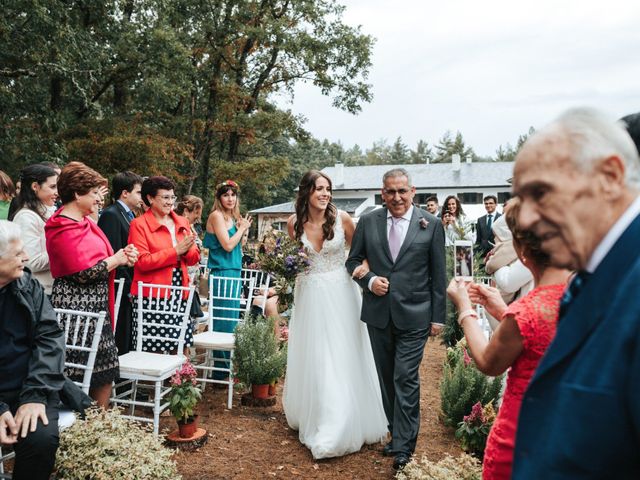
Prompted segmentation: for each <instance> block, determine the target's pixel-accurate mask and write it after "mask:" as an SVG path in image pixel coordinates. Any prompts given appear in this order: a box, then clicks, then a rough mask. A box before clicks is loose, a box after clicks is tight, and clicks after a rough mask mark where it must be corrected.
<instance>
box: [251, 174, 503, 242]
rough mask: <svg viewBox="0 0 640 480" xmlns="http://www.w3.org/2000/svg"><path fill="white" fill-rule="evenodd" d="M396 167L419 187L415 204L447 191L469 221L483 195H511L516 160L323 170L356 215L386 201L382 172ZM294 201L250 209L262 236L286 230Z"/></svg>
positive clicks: (341, 202)
mask: <svg viewBox="0 0 640 480" xmlns="http://www.w3.org/2000/svg"><path fill="white" fill-rule="evenodd" d="M392 168H404V169H405V170H407V171H408V172H409V175H411V181H412V184H413V185H414V186H415V187H416V196H415V199H414V201H415V203H416V204H419V205H424V204H425V203H426V201H427V198H428V197H430V196H431V195H437V197H438V200H439V203H440V206H441V207H442V203H443V202H444V199H445V198H446V197H447V196H449V195H455V196H457V197H458V198H459V199H460V202H461V203H462V206H463V209H464V211H465V213H466V215H467V218H468V219H469V220H475V219H476V218H478V217H479V216H481V215H484V213H485V211H484V206H483V204H482V199H483V198H484V197H485V196H487V195H495V196H496V197H497V198H498V204H499V205H502V204H503V203H504V202H505V201H506V200H507V199H508V198H509V197H510V192H511V185H510V183H509V179H511V177H512V176H513V162H475V163H473V162H470V161H467V162H462V163H461V162H454V163H432V164H411V165H367V166H359V167H345V166H344V165H342V164H336V165H334V166H333V167H327V168H325V169H323V170H322V172H323V173H325V174H326V175H328V176H329V178H331V181H332V183H333V203H334V204H335V205H336V206H337V207H338V208H339V209H341V210H344V211H346V212H348V213H349V214H350V215H351V216H352V217H354V219H355V220H356V221H357V219H358V218H359V217H360V215H362V214H363V213H366V212H368V211H370V210H373V209H375V208H379V207H380V206H381V205H382V196H381V189H382V176H383V175H384V173H385V172H386V171H388V170H391V169H392ZM293 212H294V204H293V202H287V203H281V204H279V205H273V206H270V207H264V208H259V209H256V210H253V211H251V212H250V213H252V214H255V215H257V216H258V238H262V236H263V234H264V233H265V232H266V231H268V230H270V229H271V228H276V229H278V230H280V229H284V228H285V226H286V221H287V218H288V217H289V215H291V214H292V213H293Z"/></svg>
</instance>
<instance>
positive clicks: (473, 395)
mask: <svg viewBox="0 0 640 480" xmlns="http://www.w3.org/2000/svg"><path fill="white" fill-rule="evenodd" d="M503 377H504V375H500V376H499V377H495V378H492V377H488V376H486V375H484V374H483V373H481V372H480V371H479V370H478V369H477V368H476V366H475V363H474V362H473V360H472V359H471V357H470V356H469V353H468V352H467V348H466V343H465V342H464V341H460V342H458V344H457V345H456V346H455V347H453V348H448V349H447V360H446V361H445V365H444V372H443V376H442V381H441V383H440V402H441V407H442V414H443V422H444V424H445V425H447V426H449V427H453V428H457V427H458V426H459V424H460V422H462V421H464V417H465V415H468V414H469V413H470V412H471V409H472V408H473V406H474V405H475V404H476V403H478V402H480V403H481V404H482V405H487V404H489V403H491V404H492V405H493V406H494V407H495V408H497V406H498V400H499V398H500V392H501V390H502V379H503Z"/></svg>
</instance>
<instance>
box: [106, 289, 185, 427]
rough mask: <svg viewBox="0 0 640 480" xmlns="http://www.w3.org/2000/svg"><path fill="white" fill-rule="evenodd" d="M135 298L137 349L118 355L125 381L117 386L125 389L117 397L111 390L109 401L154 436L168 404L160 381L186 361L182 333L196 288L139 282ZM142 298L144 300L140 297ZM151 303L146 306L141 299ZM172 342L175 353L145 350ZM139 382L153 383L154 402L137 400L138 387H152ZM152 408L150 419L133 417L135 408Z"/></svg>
mask: <svg viewBox="0 0 640 480" xmlns="http://www.w3.org/2000/svg"><path fill="white" fill-rule="evenodd" d="M138 292H139V294H138V298H137V302H138V303H137V306H138V312H137V338H136V349H135V350H133V351H130V352H129V353H126V354H124V355H120V357H118V358H119V361H120V378H121V379H123V380H124V382H121V383H119V384H117V385H116V388H118V387H124V386H128V387H129V388H126V389H123V391H121V392H120V393H118V394H116V393H115V392H116V388H114V389H113V392H114V393H113V396H112V398H111V401H112V402H113V403H114V404H115V405H128V406H129V414H128V415H123V416H124V417H125V418H131V419H134V420H138V421H141V422H147V423H153V433H154V434H155V435H157V434H158V432H159V428H160V414H161V413H162V412H163V411H164V410H165V409H166V408H167V407H168V406H169V402H168V401H167V402H164V403H163V398H164V397H165V395H166V394H167V393H169V390H170V387H165V386H164V385H163V382H164V381H165V380H166V379H167V378H169V377H171V376H172V375H173V374H174V373H175V371H176V370H177V369H178V368H180V366H182V364H183V363H184V362H185V361H186V360H187V359H186V357H185V356H184V355H183V353H182V352H183V348H184V341H185V334H186V330H187V325H188V323H189V321H190V320H189V312H190V311H191V302H192V301H193V296H194V294H195V287H194V286H193V285H191V286H189V287H175V286H172V285H156V284H150V283H142V282H138ZM143 295H144V297H143ZM145 297H146V298H149V299H150V301H149V302H148V305H147V306H146V307H145V303H144V302H143V298H145ZM154 315H162V316H169V317H173V318H175V323H173V324H171V323H157V322H154V320H153V316H154ZM152 328H157V329H160V328H162V329H164V330H165V332H173V335H171V336H170V335H168V334H165V335H162V336H160V335H153V334H152V333H151V329H152ZM153 340H158V341H163V342H171V343H173V344H175V346H176V350H175V351H176V353H175V354H163V353H153V352H149V351H146V350H145V349H146V348H147V347H146V345H145V343H146V342H145V341H153ZM139 381H145V382H151V383H152V384H153V402H151V401H142V400H137V399H136V393H137V390H138V387H143V386H144V387H147V386H148V387H151V385H144V384H140V385H139V384H138V382H139ZM136 406H138V407H151V408H152V409H153V419H149V418H147V417H140V416H136V415H135V408H136Z"/></svg>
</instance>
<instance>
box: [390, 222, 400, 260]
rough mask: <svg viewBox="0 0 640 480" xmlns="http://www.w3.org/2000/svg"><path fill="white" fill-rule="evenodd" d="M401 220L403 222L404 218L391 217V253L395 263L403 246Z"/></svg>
mask: <svg viewBox="0 0 640 480" xmlns="http://www.w3.org/2000/svg"><path fill="white" fill-rule="evenodd" d="M400 220H402V218H396V217H391V228H390V229H389V251H391V258H392V259H393V261H394V262H395V261H396V258H397V256H398V252H399V251H400V246H401V242H400V225H399V223H400Z"/></svg>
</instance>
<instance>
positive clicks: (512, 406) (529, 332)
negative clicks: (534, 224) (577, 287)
mask: <svg viewBox="0 0 640 480" xmlns="http://www.w3.org/2000/svg"><path fill="white" fill-rule="evenodd" d="M519 211H520V203H519V201H518V199H517V198H516V199H512V200H511V201H510V202H509V206H508V208H507V210H506V215H507V217H506V220H507V224H508V225H509V229H510V230H511V231H512V233H513V243H514V246H515V247H516V251H517V252H518V256H519V257H520V260H521V261H522V263H523V264H524V265H525V266H526V267H527V268H529V270H531V273H532V274H533V277H534V281H535V285H536V287H535V288H534V289H533V290H532V291H531V292H529V294H528V295H527V296H525V297H523V298H521V299H519V300H517V301H515V302H514V303H512V304H510V305H509V306H507V305H506V304H505V303H504V302H503V300H502V297H501V296H500V294H499V293H498V290H497V289H495V288H491V287H486V286H483V285H477V284H473V283H472V284H465V283H464V282H463V281H461V280H458V279H455V278H454V279H453V280H452V281H451V283H450V284H449V287H448V289H447V293H448V294H449V297H450V298H451V300H452V301H453V302H454V304H455V305H456V307H457V308H458V312H460V313H459V317H458V322H460V324H461V326H462V328H463V330H464V334H465V337H466V339H467V344H468V346H469V351H470V352H471V356H472V358H473V360H474V361H475V363H476V366H477V367H478V369H479V370H480V371H481V372H483V373H485V374H487V375H491V376H496V375H500V374H501V373H503V372H504V371H506V370H507V369H509V367H511V368H510V370H509V373H508V375H507V386H506V389H505V392H504V396H503V398H502V405H501V406H500V411H499V412H498V416H497V417H496V420H495V422H494V424H493V427H492V428H491V432H490V433H489V438H488V439H487V446H486V449H485V452H484V463H483V466H482V467H483V468H482V478H483V479H485V480H486V479H492V480H493V479H509V478H511V465H512V462H513V449H514V445H515V438H516V427H517V425H518V414H519V412H520V404H521V402H522V397H523V395H524V392H525V390H526V389H527V386H528V384H529V381H530V380H531V377H532V376H533V373H534V371H535V369H536V367H537V366H538V363H539V362H540V359H541V358H542V355H543V354H544V352H545V351H546V350H547V347H548V346H549V344H550V343H551V340H553V337H554V335H555V333H556V323H557V320H558V310H559V307H560V299H561V298H562V294H563V292H564V290H565V287H566V285H567V280H568V278H569V275H570V272H569V271H567V270H563V269H558V268H554V267H551V266H549V257H548V255H547V254H545V253H544V252H543V251H542V250H541V249H540V241H539V240H538V239H537V238H536V237H535V236H533V235H532V234H531V233H529V232H526V231H523V230H521V229H520V228H519V227H518V224H517V218H518V214H519ZM473 303H479V304H481V305H483V306H484V307H485V309H486V310H487V312H489V313H490V314H491V315H493V316H494V317H495V318H499V319H502V321H501V322H500V325H499V326H498V328H497V329H496V331H495V332H494V334H493V336H492V337H491V340H489V341H487V339H486V338H485V336H484V333H483V331H482V329H481V328H480V325H479V324H478V322H477V315H476V313H475V310H474V309H473V308H472V304H473Z"/></svg>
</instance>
